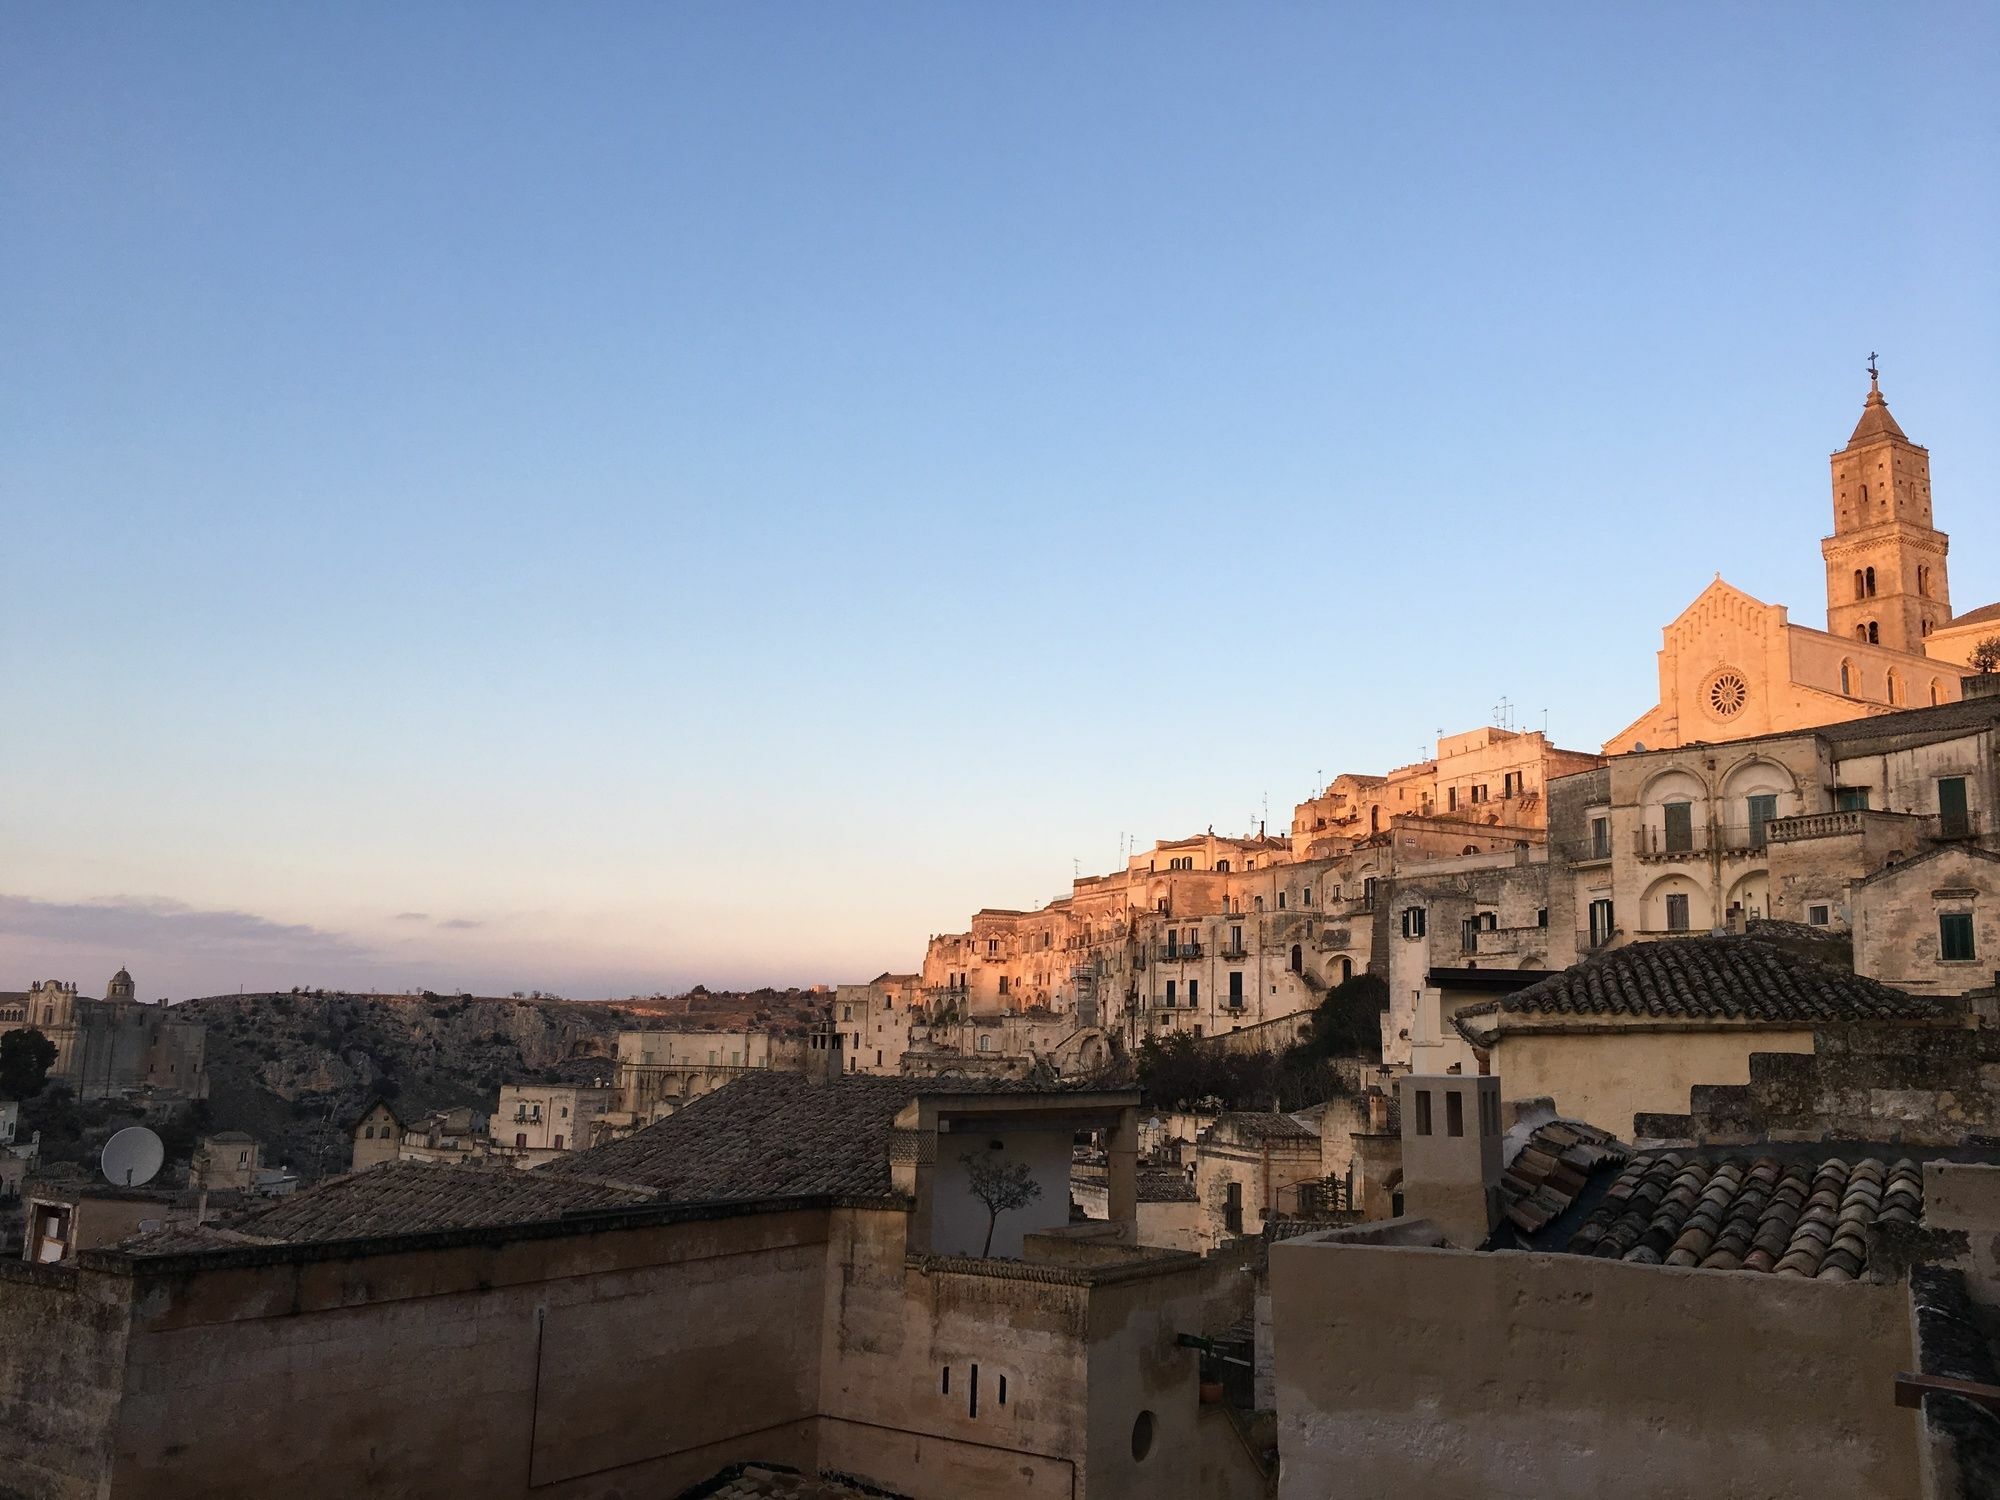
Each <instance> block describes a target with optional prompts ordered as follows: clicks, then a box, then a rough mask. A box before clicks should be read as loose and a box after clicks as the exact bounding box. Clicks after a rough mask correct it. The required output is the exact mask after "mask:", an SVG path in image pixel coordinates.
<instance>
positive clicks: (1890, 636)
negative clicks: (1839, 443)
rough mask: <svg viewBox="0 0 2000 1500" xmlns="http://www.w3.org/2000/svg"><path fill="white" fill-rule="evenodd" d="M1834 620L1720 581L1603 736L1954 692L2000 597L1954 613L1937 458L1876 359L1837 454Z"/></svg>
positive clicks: (1762, 719) (1643, 744)
mask: <svg viewBox="0 0 2000 1500" xmlns="http://www.w3.org/2000/svg"><path fill="white" fill-rule="evenodd" d="M1832 469H1833V535H1832V536H1830V537H1827V538H1826V539H1825V540H1824V541H1822V542H1821V543H1820V553H1821V555H1822V556H1823V557H1824V558H1825V559H1826V629H1824V630H1815V629H1813V628H1812V627H1811V626H1809V625H1795V624H1793V623H1792V622H1791V621H1790V619H1789V618H1788V617H1787V612H1786V609H1785V607H1784V606H1783V605H1781V604H1766V603H1764V602H1763V601H1762V600H1761V599H1754V598H1752V597H1751V596H1750V595H1748V594H1746V593H1744V592H1743V591H1742V590H1741V589H1739V588H1736V587H1734V586H1733V585H1731V584H1729V583H1725V582H1724V581H1723V578H1722V575H1721V574H1719V573H1718V574H1717V575H1716V577H1715V582H1713V583H1711V584H1710V585H1709V586H1708V587H1707V588H1705V589H1703V590H1702V592H1701V593H1700V595H1698V596H1697V597H1696V599H1695V601H1694V602H1693V603H1692V604H1690V605H1689V606H1688V607H1687V608H1686V609H1685V610H1683V611H1682V612H1681V615H1680V618H1678V619H1677V620H1675V621H1674V622H1673V623H1672V624H1671V625H1669V626H1667V628H1666V631H1665V640H1664V642H1663V644H1662V646H1661V649H1660V701H1659V704H1658V705H1657V706H1656V707H1654V708H1652V709H1649V710H1648V711H1647V712H1646V713H1644V714H1643V715H1641V716H1640V718H1639V719H1638V720H1637V722H1635V723H1633V724H1632V725H1631V726H1630V727H1628V728H1626V729H1625V730H1623V731H1622V732H1620V733H1619V734H1617V735H1615V736H1613V737H1612V738H1611V739H1610V740H1608V741H1607V742H1606V743H1605V746H1604V752H1605V754H1607V755H1622V754H1624V753H1625V752H1627V751H1631V750H1661V749H1668V748H1672V747H1674V746H1677V745H1682V744H1693V743H1699V742H1709V741H1717V740H1739V739H1746V738H1748V737H1750V736H1751V735H1759V734H1777V733H1783V732H1785V731H1788V730H1795V729H1809V728H1813V727H1815V726H1817V725H1821V724H1832V723H1838V722H1840V721H1842V720H1846V719H1858V718H1862V717H1864V716H1866V715H1869V714H1879V713H1888V712H1890V711H1891V710H1894V709H1899V708H1918V707H1924V706H1927V705H1930V704H1937V703H1950V702H1953V701H1955V700H1956V699H1957V698H1958V696H1959V677H1960V675H1961V674H1962V672H1963V671H1964V669H1965V663H1966V661H1967V659H1968V658H1969V657H1970V656H1971V654H1972V650H1973V647H1974V645H1975V644H1976V643H1977V642H1978V641H1979V640H1981V639H1984V638H1985V637H1986V636H1988V635H1996V634H2000V604H1992V605H1987V606H1985V607H1984V608H1981V609H1975V610H1971V611H1969V612H1967V613H1966V614H1963V615H1959V616H1957V617H1954V616H1953V615H1952V612H1951V588H1950V583H1949V581H1948V578H1947V575H1946V570H1945V554H1946V551H1947V550H1948V548H1949V545H1950V539H1949V538H1948V537H1946V535H1945V534H1944V533H1943V532H1942V531H1940V530H1938V529H1937V527H1936V526H1935V525H1933V524H1932V516H1931V460H1930V454H1929V452H1927V451H1926V450H1925V449H1923V448H1921V447H1919V446H1918V445H1917V444H1915V443H1913V442H1911V441H1910V440H1909V438H1908V437H1906V436H1904V433H1903V429H1902V428H1901V427H1900V426H1898V425H1897V423H1896V419H1895V417H1893V416H1892V415H1890V412H1889V403H1888V402H1887V401H1886V400H1885V399H1883V396H1882V386H1881V381H1880V378H1879V376H1878V374H1877V372H1876V371H1875V369H1874V366H1873V361H1872V359H1871V361H1870V368H1869V388H1868V398H1867V401H1866V402H1865V403H1864V404H1863V406H1862V408H1861V420H1860V421H1859V422H1857V423H1856V424H1855V427H1854V433H1853V435H1852V436H1851V437H1849V438H1848V440H1847V446H1846V447H1844V448H1842V449H1841V450H1840V451H1839V452H1837V453H1835V454H1834V455H1833V458H1832Z"/></svg>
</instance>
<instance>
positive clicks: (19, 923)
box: [0, 895, 371, 959]
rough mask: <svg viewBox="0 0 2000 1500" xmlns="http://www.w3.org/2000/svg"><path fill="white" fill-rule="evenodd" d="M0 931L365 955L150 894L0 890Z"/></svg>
mask: <svg viewBox="0 0 2000 1500" xmlns="http://www.w3.org/2000/svg"><path fill="white" fill-rule="evenodd" d="M0 932H4V933H5V934H6V936H7V937H9V938H11V939H14V940H15V941H17V942H18V941H22V940H26V941H29V942H42V943H50V944H57V945H62V946H65V947H76V946H83V947H93V948H104V947H110V948H127V947H129V948H130V949H131V950H132V951H133V952H134V953H143V952H147V951H151V950H157V949H161V948H167V949H176V950H179V951H181V952H207V953H213V954H217V955H235V956H239V957H246V958H250V957H256V958H263V957H269V958H286V959H313V958H318V959H352V958H360V957H364V956H367V955H369V954H370V951H371V950H369V949H368V948H367V947H365V946H364V945H362V944H361V943H358V942H356V941H355V940H354V939H353V938H351V937H349V936H347V935H346V934H345V933H341V932H332V931H329V930H327V929H326V928H323V927H312V926H307V925H305V924H303V923H290V922H273V921H271V920H270V919H269V918H268V917H260V916H257V915H255V914H254V913H252V912H247V911H204V910H201V909H200V908H197V907H192V906H189V905H188V904H187V903H185V902H182V901H169V900H165V899H163V898H159V897H151V896H104V897H100V898H98V899H96V900H92V901H38V900H36V899H35V898H34V897H32V896H8V895H0Z"/></svg>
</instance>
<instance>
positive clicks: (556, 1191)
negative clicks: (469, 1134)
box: [224, 1161, 649, 1242]
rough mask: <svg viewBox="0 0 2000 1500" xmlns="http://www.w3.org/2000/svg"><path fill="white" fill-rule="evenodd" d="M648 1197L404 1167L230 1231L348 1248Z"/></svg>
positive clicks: (545, 1178) (456, 1168)
mask: <svg viewBox="0 0 2000 1500" xmlns="http://www.w3.org/2000/svg"><path fill="white" fill-rule="evenodd" d="M648 1196H649V1195H648V1194H646V1193H643V1192H635V1191H632V1190H630V1189H626V1188H617V1187H608V1186H605V1185H602V1184H599V1183H594V1182H577V1181H574V1180H571V1179H566V1178H561V1177H554V1176H551V1175H550V1174H549V1173H548V1172H546V1171H542V1170H537V1171H531V1172H524V1171H521V1170H519V1169H518V1168H515V1167H511V1166H509V1167H486V1166H468V1165H442V1164H436V1163H431V1162H418V1161H399V1162H388V1163H385V1164H384V1165H382V1166H379V1167H372V1168H370V1169H369V1170H367V1171H365V1172H354V1173H350V1174H349V1175H347V1176H345V1177H335V1178H332V1179H331V1180H329V1181H327V1182H322V1183H319V1184H316V1185H315V1186H313V1187H309V1188H303V1189H301V1190H300V1191H298V1192H296V1193H293V1194H291V1195H290V1196H288V1197H285V1198H280V1199H278V1200H277V1201H276V1202H274V1203H272V1204H270V1205H269V1206H268V1207H264V1206H260V1207H258V1208H256V1209H253V1210H251V1211H250V1212H248V1213H244V1214H239V1215H236V1216H234V1217H232V1218H231V1219H230V1220H229V1221H228V1222H227V1224H226V1225H225V1226H224V1227H225V1228H226V1229H228V1230H230V1231H233V1232H234V1233H235V1234H238V1235H247V1236H250V1237H252V1238H254V1239H258V1240H272V1241H294V1242H295V1241H301V1240H347V1239H366V1238H369V1237H372V1236H376V1235H393V1234H416V1233H420V1232H422V1231H425V1230H433V1229H477V1228H482V1227H485V1226H488V1225H494V1224H528V1223H533V1222H536V1221H537V1220H544V1219H559V1218H561V1217H562V1216H563V1215H564V1214H567V1213H573V1212H577V1211H579V1210H585V1209H594V1208H617V1207H622V1206H624V1205H626V1204H631V1203H643V1202H645V1201H646V1200H647V1198H648Z"/></svg>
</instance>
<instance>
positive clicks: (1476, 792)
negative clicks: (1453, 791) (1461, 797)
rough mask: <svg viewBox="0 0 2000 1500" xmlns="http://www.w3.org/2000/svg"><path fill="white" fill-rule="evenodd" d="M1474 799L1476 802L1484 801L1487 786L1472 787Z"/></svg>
mask: <svg viewBox="0 0 2000 1500" xmlns="http://www.w3.org/2000/svg"><path fill="white" fill-rule="evenodd" d="M1472 800H1473V801H1474V802H1484V801H1485V800H1486V788H1485V787H1483V786H1476V787H1474V788H1473V789H1472Z"/></svg>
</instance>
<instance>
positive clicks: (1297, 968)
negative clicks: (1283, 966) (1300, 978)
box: [1292, 943, 1306, 974]
mask: <svg viewBox="0 0 2000 1500" xmlns="http://www.w3.org/2000/svg"><path fill="white" fill-rule="evenodd" d="M1305 970H1306V952H1305V949H1304V948H1303V947H1301V946H1300V945H1299V944H1297V943H1294V944H1292V972H1293V973H1294V974H1303V973H1304V972H1305Z"/></svg>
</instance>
